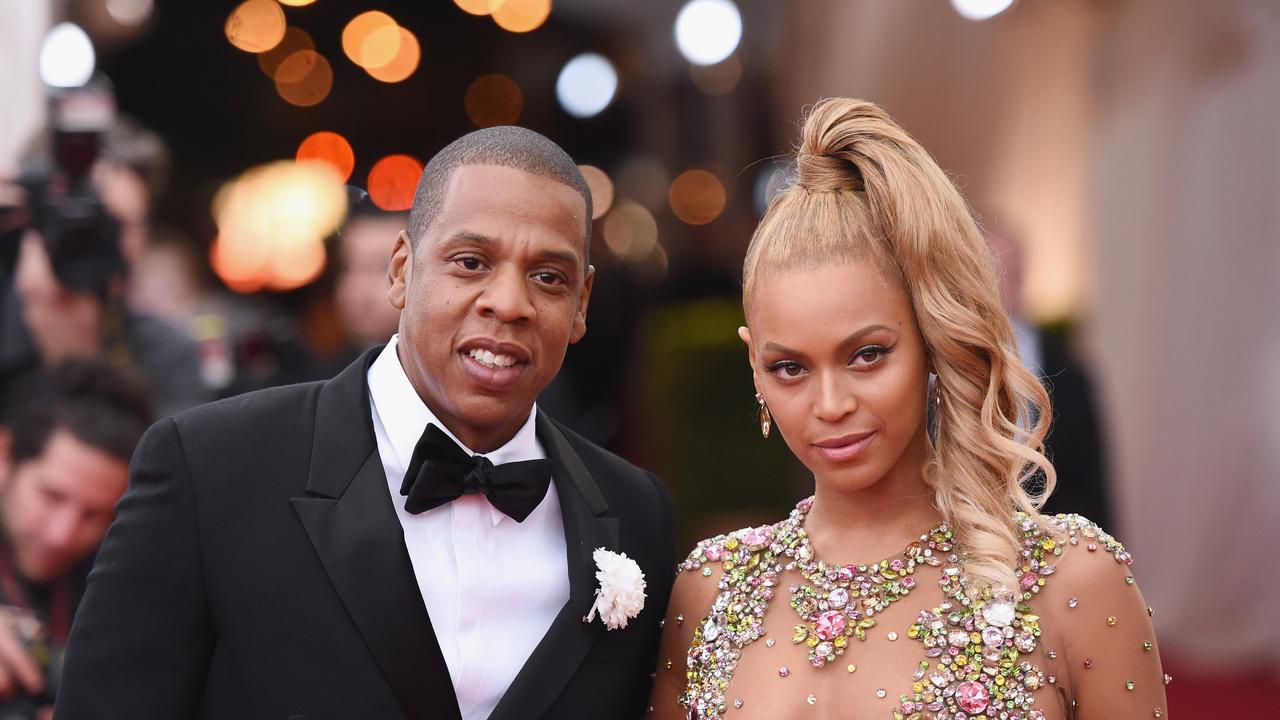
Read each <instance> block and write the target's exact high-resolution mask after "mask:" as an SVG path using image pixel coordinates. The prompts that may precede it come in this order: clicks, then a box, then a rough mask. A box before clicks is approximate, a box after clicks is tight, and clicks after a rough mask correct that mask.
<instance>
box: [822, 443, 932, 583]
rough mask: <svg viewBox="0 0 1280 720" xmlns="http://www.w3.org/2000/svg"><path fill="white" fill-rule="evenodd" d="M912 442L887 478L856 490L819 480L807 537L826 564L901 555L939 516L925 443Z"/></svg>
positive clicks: (877, 559)
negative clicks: (929, 481) (927, 475)
mask: <svg viewBox="0 0 1280 720" xmlns="http://www.w3.org/2000/svg"><path fill="white" fill-rule="evenodd" d="M921 440H922V442H919V443H917V442H913V443H912V445H911V446H910V447H908V449H907V450H906V452H904V453H903V456H902V457H901V458H900V459H899V461H898V462H897V463H896V464H895V465H894V467H893V468H891V469H890V471H889V472H888V473H886V474H885V475H884V477H882V478H880V479H879V480H877V481H876V482H875V483H873V484H872V485H870V486H868V487H865V488H860V489H857V490H849V489H846V488H840V487H837V486H835V485H834V484H832V483H826V482H823V480H822V479H821V478H817V479H816V482H815V490H814V501H813V509H812V510H810V511H809V514H808V516H807V517H806V518H805V531H806V532H807V533H808V535H809V537H810V540H811V542H812V543H813V546H814V548H815V550H816V551H817V552H818V555H819V556H820V557H821V558H822V559H824V560H826V561H827V562H834V563H846V562H872V561H879V560H880V559H882V558H884V557H888V556H890V555H894V554H896V553H898V552H901V551H902V549H903V548H904V547H906V545H907V544H908V543H910V542H911V541H912V540H915V539H916V538H918V537H919V536H920V534H921V533H923V532H925V531H926V530H928V529H929V528H931V527H933V526H934V525H936V524H937V523H938V522H939V520H940V518H941V516H940V515H939V513H938V510H937V508H936V507H934V503H933V491H932V490H931V489H930V488H929V486H928V485H927V484H926V483H925V481H924V464H925V460H926V458H927V456H928V445H927V440H924V438H921Z"/></svg>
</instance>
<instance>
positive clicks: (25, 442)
mask: <svg viewBox="0 0 1280 720" xmlns="http://www.w3.org/2000/svg"><path fill="white" fill-rule="evenodd" d="M10 418H11V423H12V424H11V426H10V430H11V431H12V434H13V446H12V455H13V458H12V459H13V463H14V464H18V463H21V462H24V461H26V460H30V459H31V458H34V457H38V456H39V455H41V454H42V453H43V452H44V450H45V446H46V445H47V444H48V442H49V438H50V437H51V436H52V435H53V434H54V433H55V432H57V431H58V430H65V431H67V432H69V433H71V435H72V437H74V438H75V439H76V440H78V441H80V442H81V443H84V444H85V445H88V446H90V447H92V448H96V449H98V450H101V451H103V452H105V453H107V454H108V455H111V456H112V457H115V458H118V459H120V460H123V461H124V462H129V460H130V458H132V457H133V450H134V448H135V447H137V445H138V441H139V440H140V439H141V438H142V434H143V433H144V432H146V430H147V426H148V425H150V424H151V400H150V398H149V396H148V394H147V390H146V386H145V385H144V384H143V383H142V381H141V380H140V379H139V378H138V376H137V375H135V374H134V373H133V372H132V371H130V370H129V369H127V368H124V367H120V366H118V365H114V364H111V363H107V362H104V361H101V360H68V361H66V362H64V363H62V364H60V365H58V366H57V367H55V368H53V369H51V370H46V371H42V372H41V373H40V374H39V375H38V376H37V377H36V378H35V379H34V380H33V381H32V382H31V383H29V384H28V385H27V387H26V388H25V391H24V392H23V394H22V395H21V397H19V398H18V399H17V407H16V408H15V411H14V412H13V413H12V415H11V416H10Z"/></svg>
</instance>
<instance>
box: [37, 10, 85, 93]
mask: <svg viewBox="0 0 1280 720" xmlns="http://www.w3.org/2000/svg"><path fill="white" fill-rule="evenodd" d="M93 67H94V53H93V43H92V42H89V36H88V35H86V34H85V32H84V30H81V29H80V26H79V25H75V24H73V23H69V22H63V23H58V24H57V25H54V26H53V29H51V30H50V31H49V34H48V35H45V36H44V42H42V43H41V45H40V79H41V80H43V81H44V83H45V84H46V85H49V86H52V87H62V88H71V87H80V86H81V85H84V84H85V83H87V82H89V78H91V77H93Z"/></svg>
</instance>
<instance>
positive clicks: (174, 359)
mask: <svg viewBox="0 0 1280 720" xmlns="http://www.w3.org/2000/svg"><path fill="white" fill-rule="evenodd" d="M58 177H59V176H56V175H55V176H54V177H53V178H51V179H48V180H47V181H43V180H41V181H37V180H34V179H30V180H29V184H30V185H31V187H32V188H33V189H34V190H35V192H34V193H33V197H31V198H30V205H31V215H32V218H31V221H30V224H29V225H28V226H27V227H25V228H24V229H23V231H22V233H21V235H20V238H21V239H20V240H19V241H18V249H17V254H16V263H15V268H14V280H13V287H14V290H15V295H16V299H17V300H18V303H19V305H20V307H21V317H22V321H23V325H24V328H25V330H26V331H27V332H29V333H30V339H31V345H32V346H33V349H34V351H35V352H34V356H33V357H31V358H30V359H29V362H28V363H27V365H26V366H23V365H22V364H15V365H14V366H13V367H12V368H10V369H7V370H6V371H5V374H4V376H3V377H0V395H3V394H6V392H11V391H12V390H13V389H14V388H16V387H18V386H20V385H21V384H22V383H23V377H24V374H25V372H27V371H28V369H29V367H32V366H35V365H44V366H50V365H53V364H56V363H58V362H61V361H63V360H66V359H68V358H102V357H106V358H111V359H113V360H123V361H125V362H127V363H129V364H130V365H132V366H133V367H134V368H136V369H137V371H138V373H139V374H140V375H141V376H142V377H143V378H144V379H145V380H146V382H147V386H148V391H149V392H150V394H151V397H152V399H153V401H154V403H155V407H156V410H157V412H158V413H159V414H160V415H169V414H172V413H175V412H178V411H180V410H185V409H187V408H190V407H193V406H195V405H197V404H199V403H201V402H203V401H204V400H207V399H208V398H209V394H208V392H207V391H206V390H205V388H204V386H203V384H202V382H201V380H200V358H199V352H198V348H197V347H196V344H195V342H194V341H192V340H191V339H189V338H188V337H187V336H185V335H184V334H182V332H181V331H179V330H178V329H177V328H175V327H172V326H170V325H169V324H168V323H165V322H164V321H162V320H159V319H157V318H154V317H151V316H149V315H144V314H140V313H136V312H132V311H131V310H129V309H128V308H126V307H125V303H124V282H125V278H126V276H127V268H126V265H125V263H124V259H123V257H122V256H121V249H120V240H119V237H120V229H119V223H118V222H117V221H116V220H115V219H114V218H112V217H111V216H110V215H108V214H107V211H106V209H105V208H104V207H103V205H102V204H101V202H100V201H98V200H97V198H96V197H95V196H94V195H92V193H81V194H72V193H60V192H58V191H57V190H56V188H57V187H58V182H57V178H58ZM11 235H12V233H11Z"/></svg>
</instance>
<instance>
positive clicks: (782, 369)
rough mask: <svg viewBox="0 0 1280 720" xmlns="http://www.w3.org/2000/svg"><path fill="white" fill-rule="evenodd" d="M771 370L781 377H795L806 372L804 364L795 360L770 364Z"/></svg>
mask: <svg viewBox="0 0 1280 720" xmlns="http://www.w3.org/2000/svg"><path fill="white" fill-rule="evenodd" d="M769 372H771V373H773V374H774V375H775V376H777V377H779V378H784V379H786V378H795V377H800V376H801V375H803V374H804V366H802V365H800V364H799V363H794V362H778V363H774V364H772V365H770V366H769Z"/></svg>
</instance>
